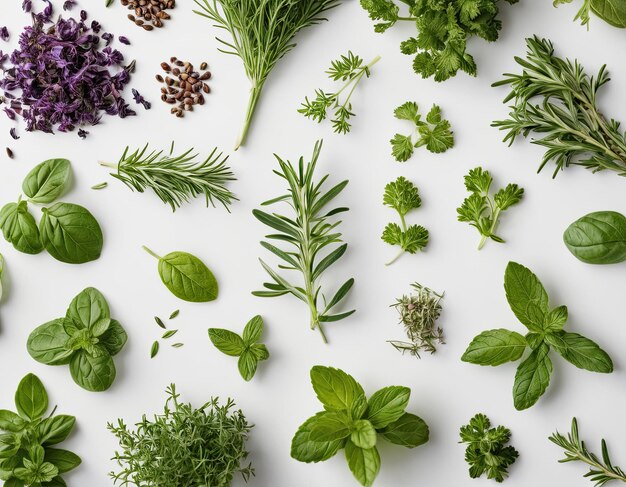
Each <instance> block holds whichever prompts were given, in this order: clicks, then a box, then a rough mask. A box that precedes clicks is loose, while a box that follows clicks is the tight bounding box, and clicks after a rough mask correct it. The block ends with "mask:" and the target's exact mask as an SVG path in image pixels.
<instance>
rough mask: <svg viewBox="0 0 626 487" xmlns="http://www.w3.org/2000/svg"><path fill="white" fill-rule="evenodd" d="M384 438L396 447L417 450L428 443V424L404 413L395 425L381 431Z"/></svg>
mask: <svg viewBox="0 0 626 487" xmlns="http://www.w3.org/2000/svg"><path fill="white" fill-rule="evenodd" d="M379 433H380V434H381V435H383V438H385V439H386V440H387V441H390V442H391V443H394V444H396V445H401V446H404V447H406V448H415V447H417V446H420V445H423V444H424V443H426V442H427V441H428V438H429V434H430V433H429V430H428V425H427V424H426V422H425V421H424V420H423V419H422V418H420V417H418V416H415V415H414V414H411V413H404V414H403V415H402V416H400V418H398V419H397V420H396V421H394V422H393V423H390V424H388V425H387V426H385V427H384V428H383V429H381V430H380V431H379Z"/></svg>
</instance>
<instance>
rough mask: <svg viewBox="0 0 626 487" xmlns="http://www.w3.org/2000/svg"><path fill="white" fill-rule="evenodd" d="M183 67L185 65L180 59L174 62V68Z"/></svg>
mask: <svg viewBox="0 0 626 487" xmlns="http://www.w3.org/2000/svg"><path fill="white" fill-rule="evenodd" d="M184 65H185V63H184V62H182V61H181V60H180V59H178V60H177V61H176V66H178V67H180V68H182V67H183V66H184Z"/></svg>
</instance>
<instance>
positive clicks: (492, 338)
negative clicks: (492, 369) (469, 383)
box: [461, 328, 526, 366]
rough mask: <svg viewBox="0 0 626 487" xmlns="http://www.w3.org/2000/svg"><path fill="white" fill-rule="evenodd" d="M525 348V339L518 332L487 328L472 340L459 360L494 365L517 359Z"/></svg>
mask: <svg viewBox="0 0 626 487" xmlns="http://www.w3.org/2000/svg"><path fill="white" fill-rule="evenodd" d="M525 348H526V339H525V338H524V337H523V336H522V335H520V334H519V333H516V332H514V331H509V330H505V329H502V328H499V329H496V330H487V331H484V332H482V333H481V334H480V335H478V336H476V337H475V338H474V340H472V343H470V345H469V347H467V350H466V351H465V353H464V354H463V357H461V360H463V362H470V363H472V364H478V365H492V366H496V365H501V364H504V363H506V362H513V361H515V360H519V359H520V358H521V357H522V354H523V353H524V350H525Z"/></svg>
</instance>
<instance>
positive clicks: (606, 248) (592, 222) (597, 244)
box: [563, 211, 626, 264]
mask: <svg viewBox="0 0 626 487" xmlns="http://www.w3.org/2000/svg"><path fill="white" fill-rule="evenodd" d="M563 241H564V242H565V245H566V246H567V248H568V249H569V251H570V252H571V253H572V254H573V255H574V257H576V258H577V259H578V260H580V261H582V262H585V263H587V264H616V263H619V262H624V261H626V217H625V216H624V215H622V214H621V213H617V212H615V211H597V212H595V213H589V214H588V215H585V216H583V217H582V218H579V219H578V220H576V221H575V222H574V223H572V224H571V225H570V226H569V227H567V230H565V233H564V234H563Z"/></svg>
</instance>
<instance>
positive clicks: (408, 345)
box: [389, 282, 445, 358]
mask: <svg viewBox="0 0 626 487" xmlns="http://www.w3.org/2000/svg"><path fill="white" fill-rule="evenodd" d="M411 287H412V288H413V289H414V290H415V292H414V293H412V294H409V295H408V296H407V295H405V296H402V297H401V298H398V299H397V300H396V302H395V303H394V304H392V305H391V307H392V308H395V309H396V310H397V311H398V313H399V314H400V323H401V324H402V325H404V329H405V331H406V334H407V337H408V338H409V340H410V341H409V342H404V341H399V340H390V341H389V343H391V344H392V345H393V346H394V347H395V349H396V350H399V351H401V352H402V353H404V352H409V353H410V354H411V355H414V356H416V357H417V358H420V354H419V352H420V351H426V352H430V353H435V352H436V351H437V347H436V343H441V344H443V343H445V342H444V341H443V330H442V329H441V328H439V327H437V326H436V324H437V320H438V319H439V316H440V315H441V309H442V307H441V300H442V299H443V294H438V293H436V292H435V291H433V290H432V289H429V288H427V287H425V286H422V285H421V284H419V283H417V282H416V283H414V284H412V285H411Z"/></svg>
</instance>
